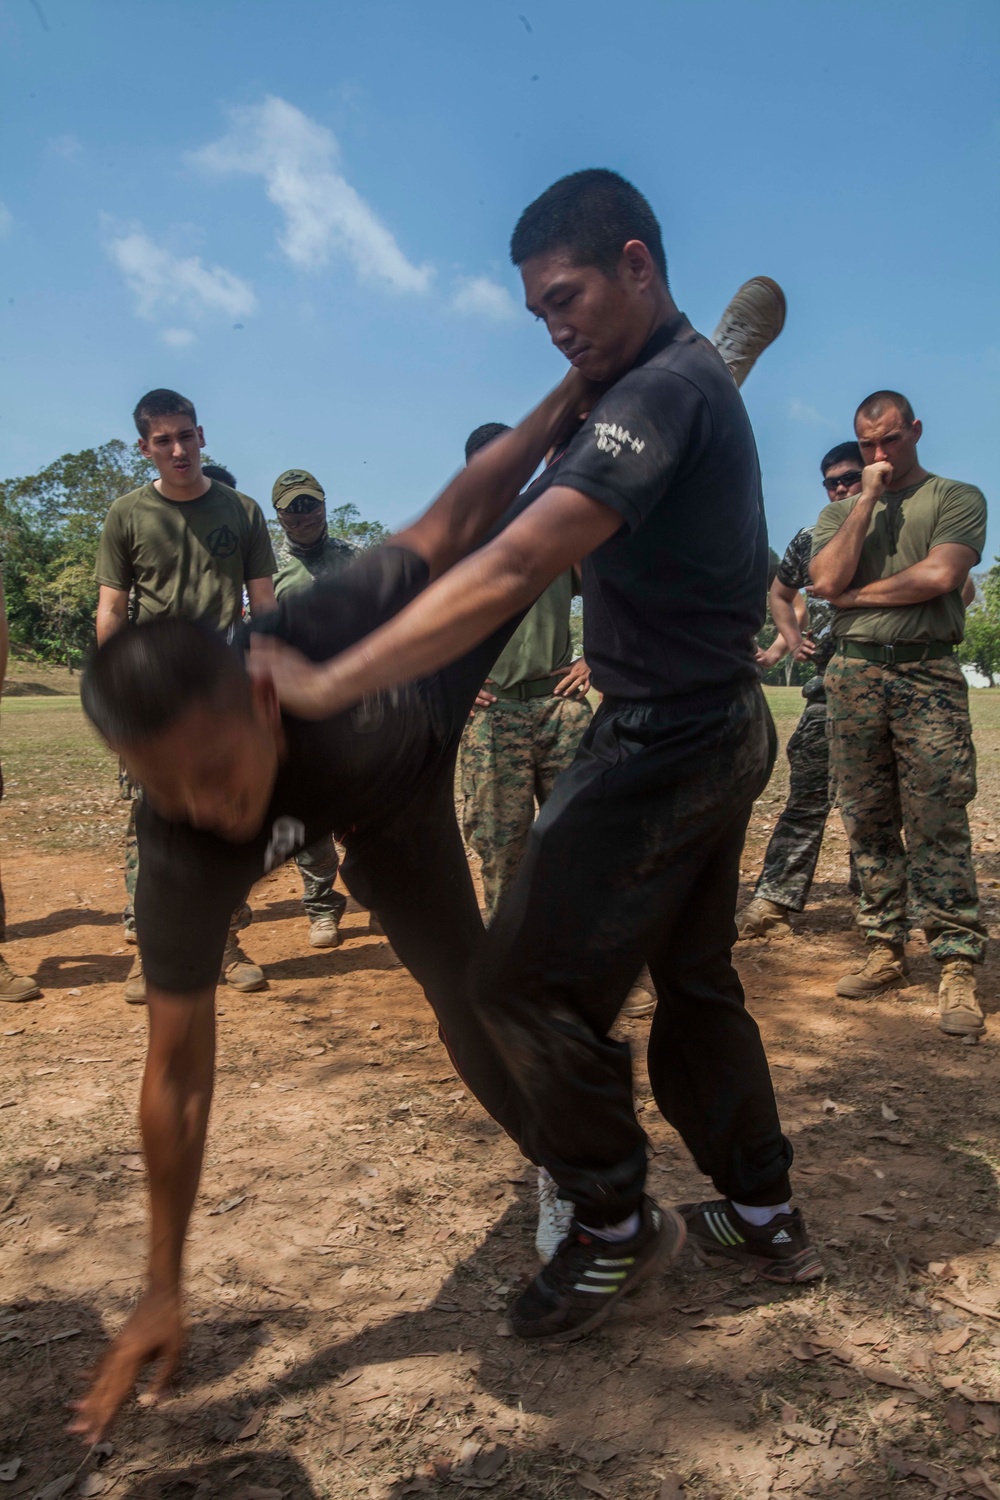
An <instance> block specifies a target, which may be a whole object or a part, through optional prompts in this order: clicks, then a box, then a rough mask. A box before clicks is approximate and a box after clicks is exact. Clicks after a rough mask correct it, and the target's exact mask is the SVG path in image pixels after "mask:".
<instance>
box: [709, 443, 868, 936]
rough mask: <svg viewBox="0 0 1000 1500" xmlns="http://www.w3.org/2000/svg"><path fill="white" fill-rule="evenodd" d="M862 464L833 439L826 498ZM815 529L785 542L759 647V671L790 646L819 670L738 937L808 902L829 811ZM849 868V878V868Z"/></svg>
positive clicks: (776, 925) (779, 922) (766, 928)
mask: <svg viewBox="0 0 1000 1500" xmlns="http://www.w3.org/2000/svg"><path fill="white" fill-rule="evenodd" d="M861 469H862V460H861V449H860V448H859V447H858V445H857V443H838V444H837V446H836V447H835V448H831V449H830V451H829V453H827V454H826V455H825V456H824V458H823V461H822V463H821V464H820V472H821V474H822V475H823V487H824V489H825V490H826V492H827V494H828V495H829V497H830V499H831V501H833V502H836V501H839V500H846V499H847V498H848V497H849V496H851V495H857V494H858V493H859V492H860V490H861ZM812 535H813V528H812V527H811V526H803V527H802V530H801V531H797V532H796V534H795V536H793V538H792V540H791V541H790V542H789V544H788V550H787V551H786V552H785V555H784V557H783V558H782V560H781V563H780V564H779V567H778V571H777V573H776V574H775V577H774V582H773V583H772V584H771V617H772V619H773V620H774V623H775V625H776V626H777V627H778V634H777V635H776V636H775V638H774V641H773V643H772V644H771V645H770V646H768V648H767V650H766V651H759V652H758V654H757V661H758V663H759V665H760V667H761V670H762V671H765V672H766V671H769V670H770V668H771V667H773V666H776V665H777V663H778V662H779V661H781V660H782V658H783V657H784V656H786V655H787V654H788V653H789V652H791V653H792V654H793V655H794V657H795V658H796V660H797V661H809V662H811V664H812V666H813V668H814V670H815V674H816V675H815V676H814V677H812V678H811V679H810V681H809V682H807V683H806V685H805V687H804V688H803V689H802V696H803V698H805V700H806V706H805V708H804V710H803V712H802V717H801V718H800V719H799V722H798V724H797V725H796V726H795V731H794V733H793V734H792V737H791V739H790V740H789V741H788V750H787V755H788V781H789V785H788V801H787V802H786V803H785V806H784V808H783V809H782V812H781V815H780V816H779V818H778V821H777V823H776V824H775V825H774V832H773V833H772V834H771V838H770V842H769V843H768V846H767V853H766V854H765V855H764V867H763V869H762V871H761V875H760V879H759V880H758V882H757V886H756V889H755V891H754V898H753V900H752V901H751V902H750V904H749V905H748V906H747V907H746V909H745V911H744V912H743V914H742V916H740V918H739V919H738V923H737V925H738V929H739V935H740V937H741V938H755V937H763V936H764V934H765V933H767V932H774V933H775V934H777V933H780V932H782V931H786V932H787V931H788V930H790V927H791V924H790V922H789V913H790V912H793V911H795V912H799V911H802V910H803V909H804V908H805V904H806V899H807V897H808V895H809V890H810V887H811V886H812V882H813V876H814V875H815V874H816V864H817V861H818V860H819V851H820V847H821V845H822V843H823V831H824V829H825V828H826V820H827V817H828V815H829V812H830V793H829V779H830V766H829V753H828V750H827V737H826V691H825V688H824V685H823V675H824V672H825V670H826V666H827V663H828V662H829V660H830V657H831V656H832V655H833V652H834V647H835V646H836V641H835V639H834V636H833V632H832V631H831V630H830V629H829V619H828V616H829V613H830V611H829V608H828V607H826V606H824V605H821V604H818V603H817V602H816V601H815V600H809V602H808V605H805V604H804V603H803V600H802V590H803V589H805V588H807V587H808V585H809V559H810V557H811V556H812ZM803 623H805V624H807V625H808V626H809V627H811V629H810V630H809V634H807V635H803V633H802V624H803ZM817 637H818V638H817ZM851 873H852V884H853V869H852V872H851Z"/></svg>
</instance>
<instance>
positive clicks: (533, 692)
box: [486, 667, 569, 703]
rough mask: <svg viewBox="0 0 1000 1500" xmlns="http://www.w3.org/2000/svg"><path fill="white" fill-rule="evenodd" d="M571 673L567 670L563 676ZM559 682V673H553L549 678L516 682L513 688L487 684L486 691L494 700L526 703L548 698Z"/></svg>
mask: <svg viewBox="0 0 1000 1500" xmlns="http://www.w3.org/2000/svg"><path fill="white" fill-rule="evenodd" d="M568 671H569V667H566V668H565V671H564V672H563V676H565V673H566V672H568ZM558 681H559V673H558V672H552V673H551V674H550V675H549V676H548V677H534V678H532V679H531V680H530V681H529V682H515V683H514V685H513V687H497V686H496V684H495V683H492V682H488V683H486V691H487V692H488V693H492V694H493V696H494V698H514V699H516V700H517V701H518V702H520V703H526V702H527V701H528V699H529V698H548V697H550V696H551V695H552V694H553V693H554V692H555V688H556V683H557V682H558Z"/></svg>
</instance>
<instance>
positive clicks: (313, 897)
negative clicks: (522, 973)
mask: <svg viewBox="0 0 1000 1500" xmlns="http://www.w3.org/2000/svg"><path fill="white" fill-rule="evenodd" d="M271 499H272V501H273V502H274V509H275V511H276V513H277V516H278V522H279V524H280V526H281V529H282V531H283V532H284V533H285V536H284V542H283V546H282V551H281V553H280V555H279V558H278V571H277V574H276V575H275V579H274V593H275V597H276V598H277V599H281V598H283V596H284V595H285V594H287V593H291V592H293V591H294V590H296V589H304V588H308V587H309V585H310V584H312V583H314V582H315V581H316V580H317V579H324V580H327V579H331V578H336V577H337V575H338V574H339V573H341V572H343V570H344V568H345V567H346V566H347V564H348V563H349V562H350V560H351V558H352V557H354V556H355V548H353V547H352V546H350V545H349V543H347V542H344V541H341V540H340V538H339V537H334V536H331V535H330V533H329V531H328V530H327V519H326V493H325V491H324V489H323V486H322V485H321V484H320V482H319V480H318V479H316V478H314V476H313V475H312V474H310V473H309V472H308V471H307V470H306V469H286V470H285V472H284V473H283V474H279V475H278V478H277V479H276V480H275V481H274V488H273V489H272V491H271ZM295 863H296V864H297V865H298V869H299V874H300V875H301V876H302V902H303V905H304V906H305V909H306V915H307V916H308V918H309V942H310V943H311V945H312V946H313V947H314V948H338V947H339V946H340V943H341V942H342V939H341V936H340V919H341V918H342V917H343V915H344V911H345V909H346V906H347V898H346V897H345V896H343V895H341V893H340V892H339V891H337V890H335V889H334V881H335V880H336V878H337V870H338V868H339V865H340V861H339V859H338V857H337V846H336V844H335V843H334V840H333V834H332V833H328V834H326V835H324V837H323V838H321V839H317V840H316V842H315V843H314V844H310V845H309V847H308V849H302V850H301V851H300V852H299V853H298V854H297V855H296V856H295ZM379 930H381V929H379Z"/></svg>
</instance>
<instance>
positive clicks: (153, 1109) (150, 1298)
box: [70, 984, 215, 1443]
mask: <svg viewBox="0 0 1000 1500" xmlns="http://www.w3.org/2000/svg"><path fill="white" fill-rule="evenodd" d="M146 996H147V1001H148V1005H149V1049H148V1051H147V1054H146V1071H145V1075H144V1077H143V1083H142V1099H141V1103H140V1109H139V1118H140V1123H141V1126H142V1141H143V1147H144V1150H145V1154H146V1168H147V1171H148V1173H149V1203H150V1240H149V1268H148V1286H147V1289H146V1291H145V1292H144V1294H143V1296H142V1298H141V1299H140V1301H139V1304H138V1306H137V1307H136V1309H135V1311H134V1312H133V1314H132V1316H131V1317H130V1318H129V1320H128V1322H127V1323H126V1324H125V1327H124V1328H123V1329H122V1331H121V1333H120V1334H119V1335H118V1337H117V1338H116V1339H115V1341H114V1343H113V1344H112V1345H111V1347H110V1348H109V1349H108V1351H107V1352H106V1354H105V1355H104V1357H103V1359H102V1360H101V1362H100V1364H99V1365H98V1367H97V1369H96V1371H95V1373H94V1376H93V1379H92V1382H91V1385H90V1389H89V1390H88V1392H87V1394H86V1395H85V1396H84V1397H83V1399H82V1400H81V1401H79V1402H78V1403H77V1413H78V1415H77V1416H76V1418H75V1419H74V1421H73V1422H72V1424H71V1428H70V1430H71V1431H73V1432H79V1433H82V1434H83V1436H84V1439H85V1440H86V1441H87V1442H92V1443H93V1442H97V1441H98V1440H99V1439H100V1438H101V1437H102V1436H103V1434H104V1433H105V1432H106V1431H107V1430H108V1428H109V1426H110V1425H111V1422H112V1421H113V1419H114V1417H115V1414H116V1412H117V1411H118V1409H119V1407H120V1406H121V1405H122V1403H123V1402H124V1401H125V1400H126V1399H127V1398H128V1395H129V1393H130V1392H131V1390H132V1388H133V1386H134V1385H135V1382H136V1378H137V1377H138V1375H139V1373H140V1371H141V1370H142V1369H143V1367H144V1366H145V1365H146V1364H148V1363H149V1362H150V1361H151V1360H155V1359H161V1360H162V1361H163V1364H162V1368H161V1370H160V1372H159V1375H158V1378H157V1381H156V1384H155V1386H154V1391H155V1392H156V1393H157V1394H161V1393H162V1392H163V1390H164V1389H165V1388H166V1386H167V1384H168V1382H169V1380H170V1378H171V1376H172V1375H173V1373H174V1370H175V1369H176V1367H177V1363H178V1360H179V1359H180V1355H181V1351H182V1349H183V1346H184V1321H183V1314H182V1309H181V1265H182V1261H183V1253H184V1240H185V1237H186V1235H187V1226H188V1220H189V1219H190V1217H191V1209H192V1207H193V1205H194V1200H195V1194H196V1193H197V1191H198V1181H199V1178H200V1176H201V1166H202V1158H203V1156H204V1151H205V1133H206V1130H207V1128H208V1115H209V1109H210V1107H211V1103H212V1084H213V1079H214V1075H215V990H214V987H213V988H212V989H205V990H199V991H197V992H196V993H195V994H193V995H175V994H170V993H169V992H168V991H166V990H161V989H158V988H157V986H156V985H153V984H150V985H148V986H147V990H146Z"/></svg>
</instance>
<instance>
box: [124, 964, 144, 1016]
mask: <svg viewBox="0 0 1000 1500" xmlns="http://www.w3.org/2000/svg"><path fill="white" fill-rule="evenodd" d="M122 993H123V994H124V996H125V1004H126V1005H145V1003H146V976H145V974H144V973H143V972H142V954H141V953H138V952H137V953H136V955H135V958H134V959H133V960H132V967H131V969H129V971H128V978H127V979H126V981H125V989H124V990H123V991H122Z"/></svg>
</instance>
